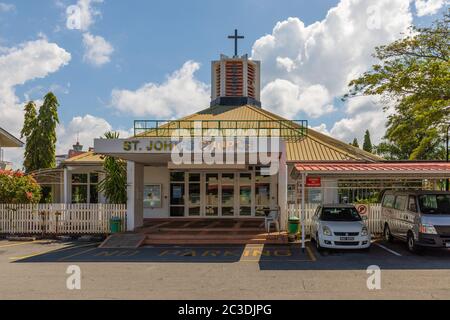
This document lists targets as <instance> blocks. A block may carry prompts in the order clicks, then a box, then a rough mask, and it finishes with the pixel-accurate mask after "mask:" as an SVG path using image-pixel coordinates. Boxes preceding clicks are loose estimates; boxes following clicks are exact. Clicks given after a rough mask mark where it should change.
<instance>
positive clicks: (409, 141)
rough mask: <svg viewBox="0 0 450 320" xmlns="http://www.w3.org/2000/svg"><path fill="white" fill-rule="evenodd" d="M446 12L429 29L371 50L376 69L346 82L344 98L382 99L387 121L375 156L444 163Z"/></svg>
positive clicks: (448, 92)
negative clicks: (347, 87) (364, 97)
mask: <svg viewBox="0 0 450 320" xmlns="http://www.w3.org/2000/svg"><path fill="white" fill-rule="evenodd" d="M449 12H450V10H449V11H448V12H447V13H446V14H445V15H444V16H443V18H442V19H441V20H438V21H436V22H434V23H433V24H432V25H431V26H430V27H424V28H421V27H412V28H411V32H410V34H409V35H408V36H406V37H404V38H403V39H400V40H397V41H395V42H393V43H391V44H389V45H385V46H381V47H378V48H376V53H375V55H374V56H375V58H377V59H378V60H379V61H380V63H379V64H376V65H374V66H372V70H370V71H368V72H366V73H364V74H363V75H362V76H361V77H360V78H358V79H356V80H353V81H351V83H350V93H349V94H348V95H346V96H345V98H349V97H352V96H357V95H374V96H381V97H382V101H383V102H384V103H385V106H384V107H385V110H388V109H393V111H394V112H393V113H392V114H391V115H390V116H389V117H388V123H387V131H386V136H385V140H384V141H383V143H382V144H381V145H380V146H378V147H377V148H376V151H377V153H379V154H380V155H384V156H386V157H387V158H389V159H397V160H403V159H411V160H430V159H443V158H444V151H443V149H444V148H443V142H444V141H443V140H444V126H443V124H444V123H445V122H447V121H448V118H449V116H450V110H449V109H446V107H448V106H449V105H450V103H449V98H450V85H449V83H450V62H449V50H450V31H449V22H450V14H449Z"/></svg>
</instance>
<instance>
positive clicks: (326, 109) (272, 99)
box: [261, 79, 335, 118]
mask: <svg viewBox="0 0 450 320" xmlns="http://www.w3.org/2000/svg"><path fill="white" fill-rule="evenodd" d="M261 96H262V100H263V101H264V103H265V104H266V105H267V107H269V108H270V109H272V110H273V111H275V112H276V113H278V114H282V115H284V116H285V117H287V118H293V117H295V116H296V115H297V114H298V113H299V112H300V111H301V112H304V113H305V114H307V115H308V116H309V117H312V118H317V117H320V116H322V115H324V114H327V113H330V112H332V111H334V110H335V108H334V107H333V104H332V97H331V96H330V94H329V92H328V90H327V88H325V87H324V86H322V85H320V84H317V85H311V86H309V87H306V88H304V89H303V88H301V87H299V86H298V85H296V84H294V83H292V82H291V81H289V80H282V79H276V80H274V81H272V82H270V83H269V84H267V86H265V87H264V89H263V90H262V92H261Z"/></svg>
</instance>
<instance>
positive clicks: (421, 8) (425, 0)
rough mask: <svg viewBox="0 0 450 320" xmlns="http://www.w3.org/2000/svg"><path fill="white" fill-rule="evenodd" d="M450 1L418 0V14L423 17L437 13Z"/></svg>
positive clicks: (416, 3)
mask: <svg viewBox="0 0 450 320" xmlns="http://www.w3.org/2000/svg"><path fill="white" fill-rule="evenodd" d="M449 3H450V2H449V1H447V0H416V2H415V5H416V10H417V15H418V16H419V17H423V16H429V15H433V14H436V13H438V11H439V10H440V9H441V8H442V7H443V6H444V5H448V4H449Z"/></svg>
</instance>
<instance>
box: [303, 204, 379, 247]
mask: <svg viewBox="0 0 450 320" xmlns="http://www.w3.org/2000/svg"><path fill="white" fill-rule="evenodd" d="M311 237H312V239H313V240H315V243H316V247H317V250H318V251H321V250H322V249H323V248H329V249H367V250H368V249H369V248H370V242H371V237H370V233H369V230H368V229H367V226H366V224H365V223H364V219H363V218H362V217H361V216H360V215H359V213H358V210H356V208H355V207H354V206H353V205H348V204H346V205H342V204H331V205H323V206H319V207H318V208H317V210H316V212H315V214H314V217H313V221H312V230H311Z"/></svg>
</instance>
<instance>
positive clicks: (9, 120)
mask: <svg viewBox="0 0 450 320" xmlns="http://www.w3.org/2000/svg"><path fill="white" fill-rule="evenodd" d="M70 59H71V55H70V53H68V52H67V51H66V50H64V49H63V48H60V47H59V46H58V45H56V44H55V43H49V42H48V41H47V40H45V39H40V40H35V41H29V42H26V43H23V44H21V45H19V46H17V47H13V48H7V49H5V50H3V51H2V55H0V126H2V127H3V128H4V129H6V130H8V131H10V132H11V133H12V134H14V135H16V136H19V133H20V129H21V127H22V123H23V110H22V109H23V105H24V101H20V99H19V97H17V96H16V93H15V88H16V86H19V85H23V84H24V83H26V82H28V81H31V80H34V79H39V78H44V77H46V76H48V75H49V74H51V73H54V72H56V71H58V70H59V69H60V68H61V67H63V66H65V65H66V64H68V63H69V61H70ZM22 153H23V150H20V149H19V150H11V151H10V150H8V153H7V157H10V159H11V160H12V161H14V162H15V164H16V166H18V167H20V163H21V162H22V161H21V159H22Z"/></svg>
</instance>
